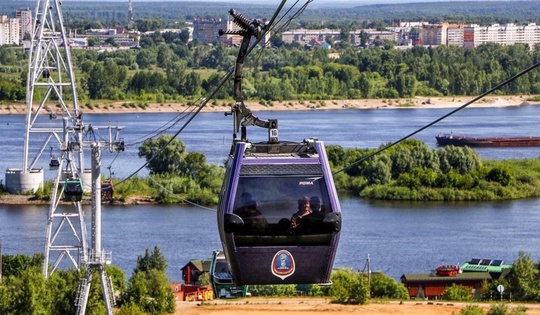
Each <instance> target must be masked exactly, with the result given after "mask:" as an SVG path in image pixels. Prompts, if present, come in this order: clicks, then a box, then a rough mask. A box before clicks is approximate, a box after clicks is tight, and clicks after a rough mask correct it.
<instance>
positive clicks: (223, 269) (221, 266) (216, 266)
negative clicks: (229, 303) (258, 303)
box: [209, 251, 248, 299]
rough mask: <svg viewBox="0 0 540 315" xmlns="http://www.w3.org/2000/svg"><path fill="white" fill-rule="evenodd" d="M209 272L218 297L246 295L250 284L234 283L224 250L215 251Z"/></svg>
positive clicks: (215, 294) (213, 288)
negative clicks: (239, 284)
mask: <svg viewBox="0 0 540 315" xmlns="http://www.w3.org/2000/svg"><path fill="white" fill-rule="evenodd" d="M209 274H210V283H211V284H212V290H213V291H214V297H215V298H216V299H220V298H227V299H229V298H237V297H238V298H239V297H246V294H247V288H248V286H247V285H241V286H237V285H235V284H234V281H233V278H232V274H231V271H230V269H229V266H228V264H227V260H226V259H225V254H224V253H223V252H222V251H214V253H213V254H212V262H211V264H210V272H209Z"/></svg>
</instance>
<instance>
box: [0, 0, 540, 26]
mask: <svg viewBox="0 0 540 315" xmlns="http://www.w3.org/2000/svg"><path fill="white" fill-rule="evenodd" d="M127 2H128V1H127V0H125V1H114V2H110V1H94V2H93V1H63V3H62V8H63V12H64V15H65V19H66V20H67V21H68V23H69V21H70V20H92V21H99V22H102V23H103V24H104V25H111V24H115V23H116V24H123V23H124V21H127ZM338 2H339V1H338ZM339 3H340V5H339V6H334V7H332V6H331V3H330V2H326V3H319V4H318V5H317V6H308V8H307V10H306V11H305V12H304V13H303V14H302V15H301V17H300V20H301V21H310V22H311V23H309V24H314V23H313V22H315V21H317V22H319V23H320V22H326V23H330V24H334V23H336V22H337V21H339V22H340V23H341V24H343V23H348V24H349V25H351V24H352V25H357V24H359V23H362V22H366V21H374V20H380V21H386V22H387V23H390V22H391V21H398V20H401V21H427V22H440V21H448V22H462V23H477V24H490V23H512V22H515V23H526V22H536V23H539V22H540V6H539V5H538V1H454V2H450V1H448V2H421V3H419V2H415V3H399V4H371V5H356V6H354V7H344V5H343V1H342V2H339ZM35 5H36V2H35V1H34V0H32V1H27V0H19V1H0V13H2V14H7V15H8V16H10V17H11V16H14V12H15V10H16V9H20V8H25V7H26V8H30V9H34V8H35ZM275 7H276V5H265V4H249V3H246V2H237V3H235V2H234V1H230V2H219V3H217V2H199V1H164V2H160V1H147V2H138V1H137V2H133V13H134V17H135V20H137V19H147V18H157V19H160V20H161V21H162V23H163V25H166V24H168V23H172V22H183V21H185V20H188V21H189V20H191V19H193V18H194V17H226V16H227V12H228V10H229V9H231V8H235V9H237V10H239V11H241V12H242V13H243V14H245V15H247V16H250V17H267V16H271V15H272V13H273V12H274V10H275Z"/></svg>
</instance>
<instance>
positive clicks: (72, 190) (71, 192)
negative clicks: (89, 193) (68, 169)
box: [64, 178, 84, 202]
mask: <svg viewBox="0 0 540 315" xmlns="http://www.w3.org/2000/svg"><path fill="white" fill-rule="evenodd" d="M83 193H84V191H83V183H82V180H81V179H80V178H72V179H66V181H65V182H64V201H73V202H76V201H81V200H82V197H83Z"/></svg>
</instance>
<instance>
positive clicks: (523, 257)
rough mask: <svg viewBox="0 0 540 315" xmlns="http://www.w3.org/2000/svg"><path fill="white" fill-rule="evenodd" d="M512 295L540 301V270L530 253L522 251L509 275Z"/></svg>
mask: <svg viewBox="0 0 540 315" xmlns="http://www.w3.org/2000/svg"><path fill="white" fill-rule="evenodd" d="M508 281H509V282H510V285H511V292H512V297H513V298H514V299H515V300H518V301H540V271H539V270H538V267H537V266H535V265H534V262H533V260H532V258H531V256H530V255H528V254H526V253H525V252H522V251H520V252H519V256H518V259H517V260H516V261H514V263H513V265H512V272H511V273H510V275H509V276H508Z"/></svg>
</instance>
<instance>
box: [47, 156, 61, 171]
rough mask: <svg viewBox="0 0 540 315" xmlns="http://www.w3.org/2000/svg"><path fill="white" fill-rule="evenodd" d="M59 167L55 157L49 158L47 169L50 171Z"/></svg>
mask: <svg viewBox="0 0 540 315" xmlns="http://www.w3.org/2000/svg"><path fill="white" fill-rule="evenodd" d="M59 166H60V161H59V160H58V158H57V157H51V160H50V162H49V169H50V170H57V169H58V167H59Z"/></svg>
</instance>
